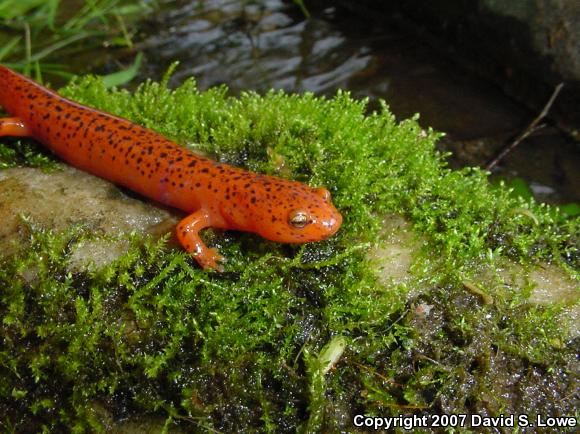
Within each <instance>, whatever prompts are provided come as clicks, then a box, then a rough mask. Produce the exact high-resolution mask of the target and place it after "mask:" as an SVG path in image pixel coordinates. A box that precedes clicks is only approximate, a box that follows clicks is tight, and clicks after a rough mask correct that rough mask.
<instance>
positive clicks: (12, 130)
mask: <svg viewBox="0 0 580 434" xmlns="http://www.w3.org/2000/svg"><path fill="white" fill-rule="evenodd" d="M31 135H32V132H31V131H30V129H29V128H28V127H27V126H26V124H25V123H24V121H23V120H22V119H20V118H0V136H12V137H29V136H31Z"/></svg>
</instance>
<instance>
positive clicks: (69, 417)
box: [0, 78, 578, 432]
mask: <svg viewBox="0 0 580 434" xmlns="http://www.w3.org/2000/svg"><path fill="white" fill-rule="evenodd" d="M63 93H64V94H65V95H66V96H68V97H70V98H72V99H75V100H78V101H80V102H82V103H86V104H89V105H91V106H95V107H99V108H102V109H105V110H107V111H110V112H113V113H115V114H118V115H121V116H124V117H127V118H130V119H133V120H135V121H136V122H138V123H141V124H144V125H146V126H148V127H152V128H154V129H156V130H158V131H160V132H161V133H163V134H165V135H167V136H168V137H171V138H173V139H175V140H176V141H178V142H180V143H184V144H185V145H186V146H188V147H190V148H192V149H195V150H199V151H201V152H203V153H206V154H209V155H211V156H213V157H214V158H216V159H218V160H220V161H225V162H231V163H235V164H238V165H243V166H245V167H248V168H250V169H252V170H257V171H261V172H265V173H269V174H275V175H279V176H285V177H290V178H292V179H297V180H301V181H304V182H307V183H309V184H311V185H316V186H318V185H324V186H325V187H327V188H328V189H329V190H330V191H331V193H332V195H333V201H334V202H335V204H336V205H337V207H338V209H340V210H341V212H342V214H343V216H344V225H343V227H342V229H341V230H340V232H339V233H338V234H337V236H335V237H333V238H332V239H330V240H327V241H324V242H321V243H316V244H310V245H305V246H289V245H280V244H276V243H271V242H267V241H264V240H261V239H259V238H258V237H256V236H253V235H250V234H238V233H230V232H225V233H222V232H213V231H208V232H206V233H205V234H204V236H205V237H206V238H207V239H210V238H211V239H210V240H209V241H210V244H211V245H214V246H217V247H218V248H219V249H220V251H221V252H222V253H223V254H224V256H226V257H227V258H228V260H229V262H228V263H227V266H226V272H224V273H221V274H219V273H210V272H206V271H203V270H200V269H199V268H198V267H197V266H196V265H195V263H194V261H193V260H192V259H191V258H190V257H188V256H187V255H186V254H184V253H183V252H181V251H179V250H176V249H173V248H170V247H168V246H167V245H166V243H165V241H164V240H161V241H159V242H156V243H155V242H152V241H148V240H146V239H142V238H141V237H138V236H135V235H133V236H132V237H131V238H130V239H131V246H132V247H131V248H130V250H129V252H128V253H127V254H126V255H124V256H123V257H121V258H120V259H118V260H117V261H115V262H114V263H113V264H111V265H109V266H106V267H104V268H101V269H99V270H93V271H86V272H75V273H72V272H70V271H69V270H68V267H67V263H68V258H69V256H70V251H71V246H73V245H74V244H75V243H78V242H80V240H82V239H84V238H86V237H89V238H90V237H96V236H98V235H96V234H91V233H89V232H88V231H85V230H83V229H82V228H80V229H79V228H73V229H71V230H70V231H68V232H65V233H52V232H49V231H43V230H40V229H35V228H31V230H30V246H29V248H27V249H26V250H23V251H21V252H20V253H19V254H17V255H16V256H13V257H5V258H2V259H1V260H0V261H1V262H0V286H1V287H2V288H3V290H2V292H1V294H0V314H1V315H0V316H1V317H2V324H1V325H0V328H1V333H0V336H1V339H2V345H1V346H0V415H1V416H2V417H0V421H2V422H0V426H1V427H2V430H3V431H8V432H11V431H12V432H22V431H47V432H48V431H58V430H64V429H67V430H70V429H72V430H73V431H75V432H83V431H93V430H97V431H99V430H104V429H106V428H107V427H108V425H107V424H108V423H110V422H109V420H124V419H126V418H129V417H132V416H133V415H136V414H144V413H157V414H162V415H164V416H165V417H167V424H166V427H171V426H173V425H179V426H180V427H181V428H182V429H184V430H191V431H198V430H200V429H205V430H219V431H226V432H229V431H251V430H261V431H269V432H295V431H296V429H302V430H327V431H341V430H342V431H348V430H351V429H352V417H353V415H354V414H355V413H367V414H378V415H382V416H388V415H398V414H409V413H417V414H422V413H425V412H429V413H441V412H446V413H465V412H471V413H478V414H489V415H498V414H500V413H505V412H527V413H530V414H532V413H536V412H541V413H543V414H546V413H548V412H551V411H558V412H559V413H561V414H571V413H572V412H573V409H574V408H576V404H577V403H576V402H575V401H574V399H575V398H574V391H575V390H577V379H576V378H575V377H574V375H573V366H574V363H575V355H576V354H577V351H578V348H577V345H578V342H577V340H569V339H566V338H562V336H563V335H565V334H563V333H562V331H561V325H560V324H559V323H558V322H557V321H556V318H557V314H558V313H559V312H560V310H561V306H549V307H540V306H533V305H531V304H529V303H528V302H527V297H528V296H529V291H521V290H518V289H516V288H500V289H498V287H497V285H493V284H492V283H493V282H494V279H496V280H497V276H495V275H494V274H493V273H491V275H490V277H489V278H487V279H486V280H485V281H484V284H483V286H481V283H478V286H477V288H478V291H480V292H479V293H478V292H477V291H473V290H471V291H470V290H469V285H468V286H467V288H466V285H465V282H471V281H472V280H474V281H475V280H477V279H476V277H477V276H478V274H479V273H480V272H481V270H482V269H484V268H485V269H491V270H494V269H496V268H500V267H502V266H503V264H504V263H505V261H507V260H512V261H516V262H518V263H520V264H523V265H524V266H526V267H531V266H533V264H535V263H538V262H540V261H550V262H553V263H556V264H558V265H560V266H561V267H563V268H565V269H566V270H567V271H568V273H570V274H571V275H572V276H575V277H577V270H578V268H577V267H578V250H577V239H575V238H574V236H575V234H577V233H578V219H575V220H574V219H562V218H559V217H557V216H556V217H555V214H554V212H553V211H552V210H550V209H548V207H546V206H544V205H537V204H535V203H533V202H530V201H523V200H522V199H517V198H512V197H511V196H510V195H509V192H508V191H507V190H506V189H503V188H501V187H500V188H492V187H491V186H490V185H489V184H488V182H487V178H486V174H485V173H483V172H481V171H479V170H477V169H465V170H462V171H451V170H449V169H448V168H447V167H446V164H445V161H444V159H443V158H442V156H441V155H440V154H438V153H437V152H436V151H435V147H434V144H435V142H436V140H437V139H438V137H439V135H438V134H436V133H434V132H432V131H424V130H422V129H421V128H420V127H419V126H418V124H417V123H416V120H414V119H410V120H406V121H403V122H396V121H395V119H394V117H393V116H392V115H391V114H390V112H389V111H388V109H387V107H386V106H383V107H382V109H381V110H380V111H379V112H376V113H373V114H370V115H366V114H365V111H366V102H365V101H354V100H352V99H351V98H350V97H349V95H348V94H347V93H345V92H339V93H338V94H337V95H336V97H334V98H332V99H325V98H318V97H315V96H313V95H311V94H305V95H286V94H284V93H282V92H275V91H272V92H269V93H268V94H266V95H264V96H260V95H257V94H254V93H245V94H242V95H241V96H240V97H239V98H232V97H229V96H228V95H227V89H226V88H224V87H220V88H214V89H210V90H208V91H206V92H200V91H198V90H197V88H196V86H195V82H194V81H193V80H190V81H187V82H185V83H184V84H183V85H182V86H180V87H179V88H177V89H175V90H168V89H167V87H166V82H163V83H153V82H148V83H145V84H144V85H142V86H141V87H140V88H139V89H137V91H136V92H135V93H134V94H131V93H129V92H127V91H123V90H115V89H113V90H107V89H105V87H104V86H103V85H102V84H101V83H100V82H99V81H98V80H97V79H94V78H84V79H81V80H79V81H77V82H76V83H74V84H72V85H70V86H68V87H67V88H65V89H64V90H63ZM2 143H7V142H6V141H5V140H3V141H2ZM30 152H35V151H33V150H32V151H30ZM31 160H33V159H27V161H31ZM522 209H523V210H526V212H521V210H522ZM518 210H520V211H518ZM393 213H395V214H401V215H403V216H404V217H405V218H406V219H407V220H408V221H410V222H411V223H412V225H413V228H414V230H415V231H416V233H417V234H420V235H421V236H422V237H424V239H425V247H424V248H423V249H422V250H421V251H420V252H419V253H418V254H417V258H416V259H415V261H414V263H413V266H412V268H411V279H410V280H409V281H408V282H406V283H404V284H401V283H397V284H395V283H393V284H392V285H389V284H386V283H381V282H380V281H379V280H378V278H377V276H376V273H375V267H376V264H374V263H373V262H372V261H370V260H369V259H368V258H369V255H368V253H369V251H370V249H371V248H373V247H374V246H377V245H380V243H381V239H382V238H383V236H384V234H383V222H382V218H383V216H384V215H386V214H393ZM530 213H531V214H533V216H534V219H531V218H529V214H530ZM478 282H481V279H479V281H478ZM473 285H475V284H473ZM472 289H473V288H472ZM481 293H484V294H486V296H487V297H489V298H485V297H481ZM486 300H487V301H486ZM490 300H491V302H490ZM338 337H340V338H338ZM336 339H341V342H343V341H342V340H344V342H345V343H346V349H345V350H344V352H343V353H342V354H341V355H340V357H339V358H338V360H336V363H334V364H333V366H332V368H331V369H328V370H326V369H323V367H321V366H322V363H321V357H322V356H321V355H323V354H325V345H327V344H328V343H329V342H333V341H334V342H336ZM326 348H328V347H326ZM506 396H507V397H508V398H506ZM556 396H557V397H558V399H556V398H555V397H556Z"/></svg>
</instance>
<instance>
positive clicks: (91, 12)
mask: <svg viewBox="0 0 580 434" xmlns="http://www.w3.org/2000/svg"><path fill="white" fill-rule="evenodd" d="M152 4H154V2H153V1H147V0H90V1H83V2H76V1H71V0H62V1H61V0H3V1H2V2H1V3H0V47H1V48H0V62H3V63H5V64H7V65H9V66H10V67H12V68H15V69H18V70H22V71H24V72H25V73H27V74H29V75H35V76H36V78H37V79H38V80H40V79H41V78H42V73H48V74H51V75H53V76H55V75H57V76H63V77H66V78H70V77H72V74H71V73H70V72H69V70H68V68H67V67H65V66H64V65H63V63H61V62H66V63H67V64H70V62H71V59H74V58H75V56H76V57H79V56H81V55H82V53H91V56H92V58H91V59H90V60H91V61H93V59H94V57H95V51H96V50H98V49H99V48H100V47H102V46H103V44H106V45H107V46H113V47H118V48H128V49H132V48H133V40H132V38H133V35H132V33H131V32H132V30H130V29H129V28H128V26H127V25H126V21H129V22H130V21H131V20H134V19H135V18H136V17H139V16H142V15H143V14H144V13H145V12H148V11H151V5H152ZM136 63H137V62H136ZM129 71H130V69H129ZM32 72H34V74H32ZM133 77H134V74H133ZM130 78H132V77H130ZM130 78H129V79H130ZM125 79H127V77H125ZM127 81H128V80H127Z"/></svg>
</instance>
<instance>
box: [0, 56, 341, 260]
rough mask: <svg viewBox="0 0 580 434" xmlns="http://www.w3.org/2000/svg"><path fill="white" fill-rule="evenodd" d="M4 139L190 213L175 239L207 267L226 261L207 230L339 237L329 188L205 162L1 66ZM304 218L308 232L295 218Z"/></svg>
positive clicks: (278, 237)
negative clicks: (36, 146)
mask: <svg viewBox="0 0 580 434" xmlns="http://www.w3.org/2000/svg"><path fill="white" fill-rule="evenodd" d="M0 105H1V106H2V107H4V109H5V110H6V111H7V112H8V113H10V115H11V116H13V118H5V119H0V136H8V135H12V136H31V137H33V138H35V139H36V140H38V141H39V142H41V143H43V144H44V145H45V146H47V147H48V148H49V149H50V150H51V151H52V152H54V153H55V154H56V155H58V156H59V157H60V158H62V159H63V160H65V161H67V162H68V163H70V164H71V165H73V166H75V167H77V168H80V169H83V170H85V171H87V172H90V173H92V174H94V175H97V176H99V177H101V178H105V179H107V180H110V181H112V182H114V183H116V184H119V185H123V186H125V187H127V188H129V189H131V190H133V191H135V192H137V193H140V194H142V195H144V196H147V197H150V198H152V199H154V200H157V201H159V202H162V203H164V204H166V205H169V206H172V207H175V208H179V209H181V210H183V211H185V212H187V213H190V215H189V216H188V217H186V218H185V219H184V220H183V221H182V222H181V223H179V225H178V226H177V237H178V239H179V240H180V242H181V243H182V245H183V246H184V248H185V249H186V250H187V251H188V252H191V253H193V254H194V256H195V257H196V259H197V261H198V262H199V263H200V265H201V266H202V267H209V268H215V269H220V266H219V265H218V264H217V261H219V260H220V259H222V258H221V257H220V256H219V254H218V253H217V251H216V250H215V249H208V248H207V247H206V246H205V244H204V243H203V242H202V241H201V239H200V238H199V235H198V232H199V230H201V229H203V228H205V227H214V228H221V229H234V230H243V231H250V232H256V233H259V234H260V235H262V236H264V237H265V238H268V239H271V240H274V241H280V242H289V243H303V242H310V241H318V240H322V239H324V238H327V237H329V236H331V235H332V234H334V233H335V232H336V231H337V230H338V228H339V227H340V225H341V223H342V217H341V216H340V213H339V212H338V211H337V210H336V209H335V208H334V206H333V205H332V203H331V202H330V195H329V193H328V192H327V191H326V190H325V189H323V188H311V187H309V186H307V185H304V184H301V183H298V182H294V181H289V180H284V179H280V178H276V177H272V176H266V175H261V174H256V173H252V172H249V171H246V170H243V169H240V168H236V167H233V166H230V165H227V164H222V163H218V162H215V161H212V160H210V159H207V158H203V157H201V156H199V155H196V154H195V153H193V152H191V151H189V150H187V149H185V148H184V147H182V146H179V145H177V144H175V143H174V142H172V141H170V140H168V139H167V138H165V137H163V136H161V135H160V134H158V133H156V132H155V131H152V130H149V129H147V128H144V127H142V126H139V125H136V124H134V123H132V122H130V121H128V120H126V119H123V118H120V117H117V116H113V115H111V114H108V113H105V112H102V111H99V110H96V109H93V108H90V107H86V106H83V105H81V104H78V103H75V102H73V101H70V100H68V99H66V98H63V97H61V96H60V95H58V94H57V93H55V92H53V91H51V90H48V89H46V88H45V87H42V86H40V85H39V84H37V83H35V82H34V81H32V80H30V79H28V78H26V77H24V76H22V75H20V74H17V73H16V72H14V71H12V70H10V69H8V68H6V67H3V66H1V65H0ZM297 210H299V211H303V212H306V213H307V215H308V217H309V223H308V225H307V226H306V227H305V228H296V227H293V226H292V225H291V224H290V223H289V221H288V219H289V217H288V215H289V213H292V212H295V211H297Z"/></svg>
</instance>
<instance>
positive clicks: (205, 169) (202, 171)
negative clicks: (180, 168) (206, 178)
mask: <svg viewBox="0 0 580 434" xmlns="http://www.w3.org/2000/svg"><path fill="white" fill-rule="evenodd" d="M200 172H201V173H208V172H209V169H208V168H207V167H204V168H203V169H201V170H200Z"/></svg>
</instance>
